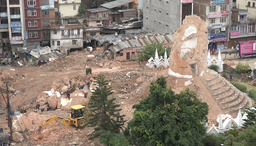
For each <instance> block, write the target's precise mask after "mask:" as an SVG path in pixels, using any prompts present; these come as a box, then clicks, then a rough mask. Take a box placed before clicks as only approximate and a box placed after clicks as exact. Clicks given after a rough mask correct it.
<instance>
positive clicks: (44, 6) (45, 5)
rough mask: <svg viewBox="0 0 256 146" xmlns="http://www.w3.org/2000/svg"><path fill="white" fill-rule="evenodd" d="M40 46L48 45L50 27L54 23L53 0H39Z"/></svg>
mask: <svg viewBox="0 0 256 146" xmlns="http://www.w3.org/2000/svg"><path fill="white" fill-rule="evenodd" d="M40 8H41V24H42V26H41V29H42V41H41V45H43V46H49V45H50V25H51V24H54V23H55V8H54V0H41V6H40Z"/></svg>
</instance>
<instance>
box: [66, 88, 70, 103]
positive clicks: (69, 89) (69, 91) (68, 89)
mask: <svg viewBox="0 0 256 146" xmlns="http://www.w3.org/2000/svg"><path fill="white" fill-rule="evenodd" d="M67 96H68V100H70V89H68V94H67Z"/></svg>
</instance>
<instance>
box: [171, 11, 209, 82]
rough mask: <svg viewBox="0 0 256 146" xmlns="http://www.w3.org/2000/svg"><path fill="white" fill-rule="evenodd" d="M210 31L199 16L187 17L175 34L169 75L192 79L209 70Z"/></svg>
mask: <svg viewBox="0 0 256 146" xmlns="http://www.w3.org/2000/svg"><path fill="white" fill-rule="evenodd" d="M207 32H208V30H207V26H206V23H205V22H204V21H203V20H202V19H200V18H199V17H198V16H194V15H193V16H187V17H186V18H185V20H183V25H182V26H181V27H180V28H179V29H178V30H177V31H176V32H175V33H174V44H173V47H172V52H171V54H170V57H169V58H170V61H169V62H170V65H169V67H170V68H169V75H171V76H176V77H181V78H192V75H198V73H199V72H203V71H204V70H206V69H207V47H208V33H207Z"/></svg>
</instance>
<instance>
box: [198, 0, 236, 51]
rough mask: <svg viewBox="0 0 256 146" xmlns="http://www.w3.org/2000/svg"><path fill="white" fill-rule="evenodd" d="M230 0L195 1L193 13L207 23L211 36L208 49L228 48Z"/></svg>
mask: <svg viewBox="0 0 256 146" xmlns="http://www.w3.org/2000/svg"><path fill="white" fill-rule="evenodd" d="M229 6H230V5H229V0H204V1H202V0H194V7H193V11H194V14H195V15H198V16H200V17H201V18H202V19H203V20H205V21H206V23H207V27H208V34H209V38H208V39H209V46H208V49H211V50H213V49H214V50H217V49H225V48H227V47H228V41H229V39H228V38H229V37H228V29H229V20H230V19H229V15H231V13H230V8H229Z"/></svg>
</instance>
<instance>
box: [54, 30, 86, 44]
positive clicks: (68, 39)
mask: <svg viewBox="0 0 256 146" xmlns="http://www.w3.org/2000/svg"><path fill="white" fill-rule="evenodd" d="M79 30H80V34H79V35H72V34H71V33H70V35H68V36H62V32H61V31H62V30H60V29H58V30H57V34H54V30H53V29H52V30H51V31H50V36H51V42H50V44H51V48H52V49H59V48H60V47H62V48H83V29H81V28H79ZM72 40H76V41H77V43H76V44H72ZM58 41H60V45H58V44H57V42H58Z"/></svg>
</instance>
